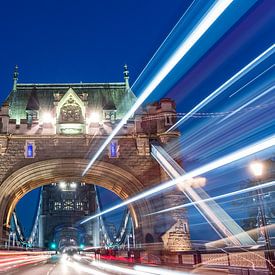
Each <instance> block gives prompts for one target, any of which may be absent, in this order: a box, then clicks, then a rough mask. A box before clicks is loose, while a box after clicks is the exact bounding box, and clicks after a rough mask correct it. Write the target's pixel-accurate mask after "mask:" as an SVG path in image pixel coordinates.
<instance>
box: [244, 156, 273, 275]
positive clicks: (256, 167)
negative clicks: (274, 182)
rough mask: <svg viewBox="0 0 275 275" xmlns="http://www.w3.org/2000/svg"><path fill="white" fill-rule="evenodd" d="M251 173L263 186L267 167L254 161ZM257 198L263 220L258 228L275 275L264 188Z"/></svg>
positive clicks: (259, 191)
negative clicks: (262, 179)
mask: <svg viewBox="0 0 275 275" xmlns="http://www.w3.org/2000/svg"><path fill="white" fill-rule="evenodd" d="M249 168H250V171H251V172H252V174H253V175H254V177H255V179H256V182H255V183H256V184H261V178H262V176H263V175H264V172H265V165H264V163H263V162H262V161H253V162H251V163H250V165H249ZM257 198H258V203H259V205H258V212H259V215H260V219H261V221H260V222H261V224H259V225H258V226H259V227H260V229H262V230H263V234H264V239H265V250H266V253H265V254H266V259H267V267H268V268H269V270H270V271H271V274H275V266H274V263H275V261H274V255H273V251H272V250H271V244H270V238H269V233H268V229H267V223H266V215H265V208H264V200H263V190H262V188H258V189H257Z"/></svg>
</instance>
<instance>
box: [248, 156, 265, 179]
mask: <svg viewBox="0 0 275 275" xmlns="http://www.w3.org/2000/svg"><path fill="white" fill-rule="evenodd" d="M249 168H250V171H251V172H252V174H253V175H254V176H255V177H261V176H262V175H263V173H264V164H263V162H261V161H258V160H255V161H253V162H251V163H250V165H249Z"/></svg>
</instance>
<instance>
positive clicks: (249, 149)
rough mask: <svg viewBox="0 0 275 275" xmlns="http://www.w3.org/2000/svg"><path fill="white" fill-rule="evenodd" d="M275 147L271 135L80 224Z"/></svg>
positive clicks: (274, 138) (274, 136) (273, 136)
mask: <svg viewBox="0 0 275 275" xmlns="http://www.w3.org/2000/svg"><path fill="white" fill-rule="evenodd" d="M273 146H275V135H272V136H270V137H268V138H265V139H263V140H261V141H259V142H257V143H254V144H252V145H249V146H246V147H245V148H243V149H240V150H238V151H236V152H233V153H231V154H229V155H227V156H225V157H222V158H219V159H217V160H215V161H213V162H211V163H208V164H206V165H203V166H202V167H199V168H197V169H194V170H192V171H190V172H188V173H186V174H184V175H183V176H181V177H178V178H176V179H174V180H171V181H168V182H165V183H163V184H159V185H158V186H156V187H154V188H151V189H149V190H147V191H145V192H142V193H140V194H138V195H136V196H134V197H132V198H130V199H127V200H125V201H123V202H122V203H119V204H117V205H115V206H113V207H111V208H108V209H106V210H104V211H102V212H100V213H98V214H96V215H93V216H91V217H89V218H87V219H85V220H84V221H82V222H81V224H83V223H86V222H87V221H90V220H92V219H95V218H97V217H100V216H102V215H104V214H107V213H109V212H112V211H114V210H116V209H118V208H121V207H123V206H126V205H128V204H131V203H133V202H136V201H138V200H141V199H144V198H146V197H148V196H151V195H153V194H155V193H158V192H160V191H163V190H165V189H167V188H169V187H172V186H175V185H177V184H179V183H182V182H183V181H185V180H187V179H190V178H194V177H197V176H200V175H202V174H204V173H207V172H210V171H212V170H215V169H217V168H219V167H222V166H225V165H227V164H230V163H232V162H234V161H237V160H240V159H242V158H245V157H248V156H250V155H253V154H255V153H258V152H260V151H263V150H266V149H268V148H271V147H273Z"/></svg>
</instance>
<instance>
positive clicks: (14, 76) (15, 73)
mask: <svg viewBox="0 0 275 275" xmlns="http://www.w3.org/2000/svg"><path fill="white" fill-rule="evenodd" d="M18 75H19V73H18V66H17V65H16V66H15V68H14V72H13V87H12V90H13V91H16V86H17V81H18Z"/></svg>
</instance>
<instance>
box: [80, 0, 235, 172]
mask: <svg viewBox="0 0 275 275" xmlns="http://www.w3.org/2000/svg"><path fill="white" fill-rule="evenodd" d="M232 2H233V0H220V1H217V2H216V3H215V4H214V5H213V6H212V7H211V8H210V9H209V10H208V12H207V13H206V15H205V16H204V17H203V18H202V19H201V20H200V22H199V23H198V24H197V25H196V26H195V27H194V28H193V30H192V31H191V32H190V33H189V35H188V36H187V37H186V38H185V39H184V40H183V41H182V42H181V44H180V45H179V47H178V48H177V49H176V50H175V52H174V53H173V54H172V55H171V56H170V57H169V58H168V60H167V61H166V63H165V64H164V66H163V67H162V68H161V69H160V70H159V72H158V73H157V74H156V75H155V76H154V78H153V79H152V81H151V82H150V83H149V84H148V85H147V86H146V88H145V89H144V91H143V92H142V93H141V95H140V96H139V98H138V99H137V101H136V102H135V104H134V105H133V106H132V108H131V109H130V110H129V111H128V113H127V114H126V115H125V116H124V117H123V119H122V120H121V121H120V122H119V124H118V125H117V127H116V128H115V129H114V130H113V131H112V133H111V134H110V135H109V137H108V138H107V139H106V140H105V142H104V143H103V144H102V145H101V146H100V148H99V149H98V151H97V152H96V153H95V155H94V157H93V158H92V159H91V161H90V162H89V163H88V165H87V167H86V168H85V170H84V171H83V173H82V176H84V175H85V174H86V173H87V171H88V170H89V169H90V167H91V166H92V165H93V164H94V162H95V161H96V159H97V158H98V157H99V156H100V154H101V153H102V151H103V150H104V148H105V147H106V146H107V145H108V144H109V143H110V141H111V140H112V139H113V138H114V136H115V135H116V134H117V133H118V132H119V130H120V129H121V128H122V127H123V126H124V124H126V123H127V120H128V119H129V118H130V117H131V116H132V115H133V114H134V112H135V111H136V110H137V109H138V108H139V106H140V105H141V104H142V103H143V102H144V101H145V100H146V98H147V97H148V96H149V95H150V94H151V93H152V92H153V91H154V90H155V88H156V87H157V86H158V85H159V84H160V83H161V81H162V80H163V79H164V78H165V77H166V76H167V75H168V74H169V73H170V71H171V70H172V69H173V68H174V67H175V66H176V65H177V64H178V63H179V61H180V60H181V59H182V58H183V57H184V56H185V55H186V54H187V52H188V51H189V50H190V49H191V48H192V47H193V45H194V44H195V43H197V41H198V40H199V39H200V38H201V37H202V36H203V34H204V33H205V32H206V31H207V30H208V29H209V28H210V27H211V25H212V24H213V23H214V22H215V21H216V20H217V18H218V17H219V16H220V15H221V14H222V13H223V12H224V11H225V10H226V9H227V8H228V6H229V5H230V4H231V3H232Z"/></svg>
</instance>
